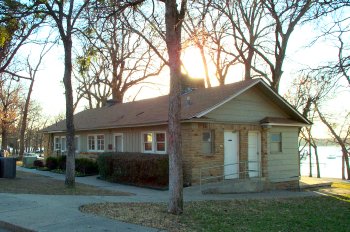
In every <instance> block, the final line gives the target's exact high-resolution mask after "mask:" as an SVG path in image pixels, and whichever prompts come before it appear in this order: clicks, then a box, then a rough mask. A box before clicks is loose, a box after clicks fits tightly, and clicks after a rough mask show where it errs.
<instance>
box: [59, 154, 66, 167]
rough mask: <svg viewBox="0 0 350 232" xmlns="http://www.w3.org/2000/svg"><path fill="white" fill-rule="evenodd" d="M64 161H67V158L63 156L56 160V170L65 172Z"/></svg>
mask: <svg viewBox="0 0 350 232" xmlns="http://www.w3.org/2000/svg"><path fill="white" fill-rule="evenodd" d="M66 160H67V156H65V155H61V156H59V157H58V158H57V165H58V167H57V168H58V169H61V170H66Z"/></svg>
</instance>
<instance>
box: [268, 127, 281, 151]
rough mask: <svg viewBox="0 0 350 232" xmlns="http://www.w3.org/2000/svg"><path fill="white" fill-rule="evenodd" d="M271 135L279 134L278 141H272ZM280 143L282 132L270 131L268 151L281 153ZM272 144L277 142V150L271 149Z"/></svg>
mask: <svg viewBox="0 0 350 232" xmlns="http://www.w3.org/2000/svg"><path fill="white" fill-rule="evenodd" d="M273 135H279V138H280V140H279V141H272V136H273ZM282 143H283V139H282V132H271V133H270V152H271V153H272V154H277V153H282V152H283V149H282ZM272 144H277V146H278V150H272V147H273V146H272Z"/></svg>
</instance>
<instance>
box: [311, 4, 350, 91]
mask: <svg viewBox="0 0 350 232" xmlns="http://www.w3.org/2000/svg"><path fill="white" fill-rule="evenodd" d="M324 8H325V9H323V10H322V14H321V16H323V17H320V20H319V21H318V26H319V28H320V30H321V34H320V35H319V36H317V37H316V39H315V40H314V41H313V42H312V44H314V43H315V42H316V41H317V40H321V39H323V40H327V41H332V43H333V45H334V46H335V47H336V49H337V51H338V52H337V56H336V57H330V58H329V60H328V61H327V62H326V64H322V65H320V66H319V67H316V68H312V73H313V74H314V75H327V76H332V77H333V78H334V79H335V80H337V79H344V80H346V81H347V83H348V84H349V85H350V43H349V42H348V38H349V36H350V16H349V14H348V12H349V9H350V4H349V2H348V1H344V2H342V1H336V2H328V3H325V7H324ZM328 15H330V16H331V20H332V21H331V23H327V24H325V23H324V22H323V21H326V20H324V19H325V18H326V17H327V16H328ZM326 19H327V21H329V19H328V18H326ZM320 25H321V26H320ZM312 44H311V45H312Z"/></svg>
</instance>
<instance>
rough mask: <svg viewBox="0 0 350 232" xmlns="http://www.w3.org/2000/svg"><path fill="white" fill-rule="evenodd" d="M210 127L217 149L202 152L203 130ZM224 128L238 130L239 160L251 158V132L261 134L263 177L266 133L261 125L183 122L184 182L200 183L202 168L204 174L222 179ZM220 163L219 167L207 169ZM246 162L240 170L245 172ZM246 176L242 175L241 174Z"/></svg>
mask: <svg viewBox="0 0 350 232" xmlns="http://www.w3.org/2000/svg"><path fill="white" fill-rule="evenodd" d="M206 130H211V131H213V132H214V152H213V153H212V154H209V155H208V154H203V153H202V133H203V131H206ZM224 131H235V132H238V133H239V161H247V160H248V132H249V131H258V132H260V134H261V158H262V163H261V167H262V176H266V174H267V171H266V170H265V169H266V166H267V135H266V131H265V130H264V129H262V128H261V126H260V125H244V124H239V125H238V124H225V123H215V124H214V123H185V124H183V125H182V141H183V142H182V149H183V161H184V182H185V183H187V184H190V185H192V184H199V181H200V175H201V169H202V176H208V177H209V176H211V177H216V176H217V177H218V178H213V181H216V180H219V179H222V178H223V177H222V175H223V166H222V165H224ZM213 166H218V167H217V168H210V169H205V168H208V167H213ZM245 168H246V165H244V164H241V165H240V167H239V170H240V172H243V171H245ZM242 178H243V177H242Z"/></svg>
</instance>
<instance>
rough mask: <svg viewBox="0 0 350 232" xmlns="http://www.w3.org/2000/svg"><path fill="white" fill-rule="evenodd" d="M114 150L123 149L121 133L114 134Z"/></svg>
mask: <svg viewBox="0 0 350 232" xmlns="http://www.w3.org/2000/svg"><path fill="white" fill-rule="evenodd" d="M114 150H115V151H116V152H122V151H123V135H122V134H115V135H114Z"/></svg>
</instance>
